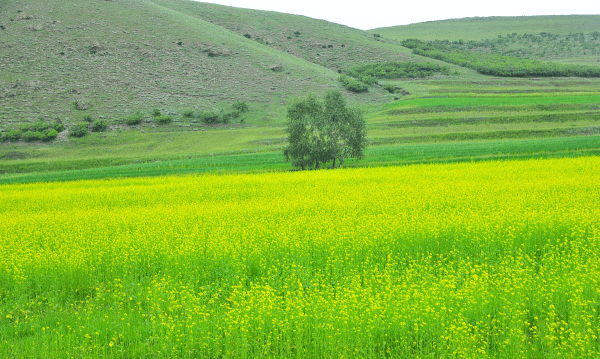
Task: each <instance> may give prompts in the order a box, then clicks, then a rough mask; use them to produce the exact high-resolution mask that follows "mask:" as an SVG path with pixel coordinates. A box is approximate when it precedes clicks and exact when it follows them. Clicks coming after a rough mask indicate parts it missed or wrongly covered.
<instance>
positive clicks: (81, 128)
mask: <svg viewBox="0 0 600 359" xmlns="http://www.w3.org/2000/svg"><path fill="white" fill-rule="evenodd" d="M87 133H88V124H87V123H86V122H82V123H78V124H76V125H73V126H71V127H70V128H69V136H71V137H83V136H85V135H87Z"/></svg>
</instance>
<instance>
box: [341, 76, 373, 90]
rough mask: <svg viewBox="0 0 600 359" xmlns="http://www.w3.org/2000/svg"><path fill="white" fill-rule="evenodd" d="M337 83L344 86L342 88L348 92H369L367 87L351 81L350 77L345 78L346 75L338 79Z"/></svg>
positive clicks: (359, 82)
mask: <svg viewBox="0 0 600 359" xmlns="http://www.w3.org/2000/svg"><path fill="white" fill-rule="evenodd" d="M338 81H339V82H340V83H341V84H342V85H343V86H344V88H345V89H346V90H348V91H352V92H355V93H360V92H367V91H369V85H367V84H365V83H363V82H361V81H359V80H356V79H353V78H352V77H350V76H346V75H341V76H340V77H339V78H338Z"/></svg>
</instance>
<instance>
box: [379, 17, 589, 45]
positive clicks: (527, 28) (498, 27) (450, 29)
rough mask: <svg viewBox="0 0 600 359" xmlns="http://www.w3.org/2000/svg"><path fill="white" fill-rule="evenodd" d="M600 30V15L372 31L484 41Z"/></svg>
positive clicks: (478, 20) (487, 19) (399, 36)
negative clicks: (518, 36) (516, 36)
mask: <svg viewBox="0 0 600 359" xmlns="http://www.w3.org/2000/svg"><path fill="white" fill-rule="evenodd" d="M594 31H600V15H555V16H492V17H470V18H462V19H448V20H441V21H428V22H421V23H417V24H410V25H401V26H391V27H382V28H377V29H372V30H369V32H370V33H373V34H375V33H377V34H380V35H381V36H383V37H384V38H388V39H394V40H403V39H407V38H415V39H419V40H424V41H425V40H451V41H454V40H461V39H462V40H465V41H468V40H483V39H490V38H496V37H498V35H502V36H506V35H509V34H513V33H518V34H524V33H528V34H537V33H540V32H551V33H555V34H563V35H564V34H569V33H581V32H583V33H590V32H594Z"/></svg>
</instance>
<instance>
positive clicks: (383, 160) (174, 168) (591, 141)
mask: <svg viewBox="0 0 600 359" xmlns="http://www.w3.org/2000/svg"><path fill="white" fill-rule="evenodd" d="M381 141H382V140H381ZM382 142H385V141H382ZM597 155H600V136H598V135H596V136H583V137H581V136H579V137H578V136H576V137H559V138H548V139H527V140H506V141H486V142H458V143H456V142H442V143H429V144H427V143H421V144H407V145H396V146H373V147H369V148H367V151H366V152H365V157H364V158H363V159H362V160H360V161H355V160H350V161H347V162H346V163H345V165H344V166H345V167H375V166H398V165H400V166H402V165H411V164H422V163H451V162H472V161H491V160H511V159H533V158H560V157H582V156H597ZM109 164H110V162H107V163H102V162H100V161H98V162H94V163H92V164H91V167H93V168H89V169H84V170H62V171H60V172H44V171H41V170H40V169H36V171H28V170H27V168H26V167H25V166H23V167H18V165H15V168H13V169H12V170H13V171H15V172H16V171H19V170H20V171H23V172H34V173H29V174H16V175H15V174H13V175H11V174H8V175H4V176H2V177H0V184H10V183H32V182H53V181H74V180H82V179H87V180H89V179H106V178H127V177H145V176H163V175H182V174H197V173H218V174H225V173H256V172H272V171H275V172H280V171H289V170H291V169H292V167H291V165H290V164H289V163H286V162H285V161H284V159H283V155H282V154H281V152H266V153H252V154H236V155H231V154H230V155H224V156H211V157H200V158H191V159H179V160H170V161H152V162H148V163H137V164H128V165H121V166H110V167H109V166H108V165H109ZM74 166H77V167H83V166H84V165H83V164H82V163H77V164H74ZM5 169H8V168H5ZM35 172H38V173H35ZM40 172H41V173H40Z"/></svg>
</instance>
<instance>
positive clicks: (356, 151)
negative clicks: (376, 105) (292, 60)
mask: <svg viewBox="0 0 600 359" xmlns="http://www.w3.org/2000/svg"><path fill="white" fill-rule="evenodd" d="M287 117H288V123H287V132H288V134H289V136H288V141H289V145H288V146H287V147H286V148H285V149H284V150H283V155H284V156H285V160H286V161H291V162H292V165H293V166H295V167H300V168H302V169H303V170H304V169H306V168H307V167H311V166H312V165H313V164H314V166H315V168H320V166H321V163H326V162H329V161H332V165H331V168H335V167H336V165H338V166H341V165H342V163H343V162H344V160H345V159H346V158H348V157H353V158H362V156H363V151H364V149H365V147H366V137H367V130H366V123H365V120H364V118H363V117H362V115H361V113H360V112H359V111H358V110H356V109H349V108H347V107H346V101H345V99H344V97H343V95H342V93H341V92H339V91H330V92H328V93H327V94H326V95H325V100H324V101H323V103H321V102H320V101H319V100H318V99H317V98H315V97H314V96H312V95H311V96H309V97H307V98H304V99H301V100H296V101H295V102H294V103H293V104H292V105H291V106H290V107H289V108H288V114H287Z"/></svg>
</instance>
